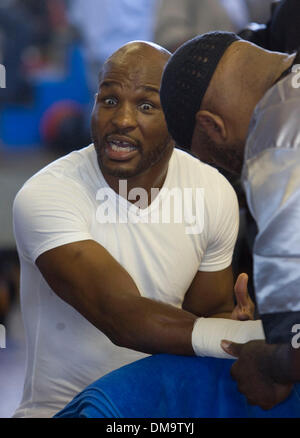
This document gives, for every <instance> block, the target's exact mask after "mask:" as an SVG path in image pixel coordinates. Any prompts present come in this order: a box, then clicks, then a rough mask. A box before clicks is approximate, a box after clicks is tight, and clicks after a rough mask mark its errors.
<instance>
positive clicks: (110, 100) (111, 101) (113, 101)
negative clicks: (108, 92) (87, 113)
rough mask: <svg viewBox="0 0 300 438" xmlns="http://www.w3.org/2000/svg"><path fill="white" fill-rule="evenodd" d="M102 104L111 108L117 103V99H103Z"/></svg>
mask: <svg viewBox="0 0 300 438" xmlns="http://www.w3.org/2000/svg"><path fill="white" fill-rule="evenodd" d="M102 102H103V103H104V104H105V105H108V106H112V105H115V104H116V103H117V99H115V98H113V97H107V98H105V99H102Z"/></svg>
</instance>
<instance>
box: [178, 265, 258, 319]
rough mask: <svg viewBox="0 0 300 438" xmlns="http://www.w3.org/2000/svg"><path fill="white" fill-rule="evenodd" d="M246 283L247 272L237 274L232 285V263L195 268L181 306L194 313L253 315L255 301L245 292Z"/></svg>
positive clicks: (221, 316) (220, 316) (235, 316)
mask: <svg viewBox="0 0 300 438" xmlns="http://www.w3.org/2000/svg"><path fill="white" fill-rule="evenodd" d="M247 283H248V276H247V274H240V275H239V277H238V279H237V281H236V284H235V286H233V274H232V266H231V265H230V266H229V267H228V268H226V269H222V270H221V271H216V272H205V271H198V272H197V274H196V276H195V278H194V280H193V282H192V284H191V286H190V287H189V289H188V291H187V293H186V295H185V298H184V302H183V304H182V308H183V309H185V310H187V311H188V312H191V313H193V314H195V315H197V316H204V317H213V318H231V319H238V320H247V319H253V315H254V304H253V302H252V300H251V298H250V296H249V294H248V290H247ZM234 295H235V298H236V306H235V307H234Z"/></svg>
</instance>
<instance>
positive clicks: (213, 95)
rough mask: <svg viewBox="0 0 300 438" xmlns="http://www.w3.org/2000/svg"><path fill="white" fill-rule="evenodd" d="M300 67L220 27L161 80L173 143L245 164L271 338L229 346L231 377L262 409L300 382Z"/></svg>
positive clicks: (232, 166) (211, 159)
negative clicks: (255, 224) (299, 334)
mask: <svg viewBox="0 0 300 438" xmlns="http://www.w3.org/2000/svg"><path fill="white" fill-rule="evenodd" d="M299 70H300V59H299V54H295V53H294V54H292V55H287V54H284V53H280V52H270V51H267V50H265V49H262V48H260V47H258V46H256V45H254V44H252V43H249V42H247V41H243V40H241V39H240V38H239V37H238V36H237V35H235V34H232V33H227V32H213V33H208V34H205V35H202V36H198V37H196V38H194V39H192V40H190V41H188V42H187V43H185V44H184V45H183V46H181V47H180V48H179V49H178V50H177V51H176V52H175V53H174V55H173V56H172V57H171V59H170V60H169V62H168V64H167V66H166V68H165V71H164V75H163V79H162V85H161V103H162V106H163V110H164V113H165V118H166V121H167V124H168V129H169V132H170V133H171V135H172V137H173V138H174V140H175V141H176V142H177V143H178V144H180V145H181V146H184V147H187V148H191V150H192V151H193V152H194V153H196V154H197V155H198V156H199V158H200V159H201V160H202V161H205V162H208V163H210V164H213V165H216V166H219V167H223V168H224V169H227V170H229V171H231V172H235V173H237V174H241V172H242V169H243V172H242V179H243V182H244V187H245V190H246V195H247V201H248V205H249V207H250V211H251V213H252V215H253V216H254V218H255V220H256V222H257V226H258V235H257V237H256V240H255V245H254V285H255V291H256V299H257V304H258V309H259V312H260V317H261V318H262V321H263V324H264V330H265V334H266V340H267V343H264V342H263V341H261V342H256V341H254V342H250V343H247V344H244V345H238V344H232V343H224V344H223V347H224V349H226V351H227V352H229V353H231V354H232V355H234V356H237V357H239V360H238V361H237V362H236V363H235V365H234V366H233V369H232V373H233V376H234V377H235V378H236V379H237V381H238V384H239V388H240V390H241V391H242V392H244V393H245V394H246V396H247V397H248V399H249V400H250V401H251V402H254V403H256V404H259V405H260V406H262V407H263V408H270V407H272V406H274V405H275V404H277V403H278V402H280V401H282V400H283V399H284V398H285V397H286V396H287V395H288V394H289V392H290V390H291V388H292V383H294V382H296V381H299V380H300V373H299V364H300V351H299V350H297V348H298V347H299V344H300V342H299V341H298V338H299V336H298V335H297V329H300V325H299V324H298V323H300V269H299V268H300V262H299V260H300V252H299V247H300V233H299V232H297V230H298V229H299V219H300V207H299V206H300V149H299V144H300V128H299V120H298V118H299V116H298V114H299V105H300V74H299ZM268 344H270V345H268ZM249 374H251V379H249Z"/></svg>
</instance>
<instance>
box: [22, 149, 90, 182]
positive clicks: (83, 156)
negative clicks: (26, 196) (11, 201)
mask: <svg viewBox="0 0 300 438" xmlns="http://www.w3.org/2000/svg"><path fill="white" fill-rule="evenodd" d="M95 160H96V153H95V151H94V147H93V145H89V146H87V147H84V148H82V149H79V150H75V151H73V152H70V153H69V154H67V155H64V156H62V157H60V158H58V159H56V160H55V161H52V162H51V163H50V164H48V165H47V166H45V167H43V168H42V169H41V170H39V171H38V172H37V173H35V174H34V175H33V176H31V177H30V178H29V179H28V180H27V181H26V182H25V184H24V186H23V187H26V186H27V185H30V186H31V187H33V186H39V185H40V184H43V182H45V183H46V182H47V181H48V182H49V183H53V184H55V185H60V184H61V185H66V181H67V182H68V184H72V183H74V184H76V183H77V184H78V183H79V184H81V183H83V178H82V175H84V174H86V173H91V172H92V171H93V161H95Z"/></svg>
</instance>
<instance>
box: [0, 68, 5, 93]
mask: <svg viewBox="0 0 300 438" xmlns="http://www.w3.org/2000/svg"><path fill="white" fill-rule="evenodd" d="M0 88H6V70H5V67H4V65H2V64H0Z"/></svg>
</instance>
